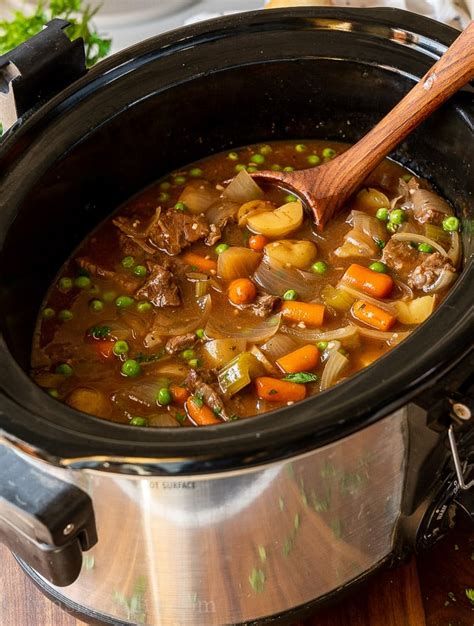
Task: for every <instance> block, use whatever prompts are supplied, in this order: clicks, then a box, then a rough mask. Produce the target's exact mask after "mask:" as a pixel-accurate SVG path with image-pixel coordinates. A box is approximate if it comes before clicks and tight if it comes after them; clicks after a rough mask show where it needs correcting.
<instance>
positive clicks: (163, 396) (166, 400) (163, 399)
mask: <svg viewBox="0 0 474 626" xmlns="http://www.w3.org/2000/svg"><path fill="white" fill-rule="evenodd" d="M156 401H157V402H158V404H160V405H161V406H168V404H171V403H172V402H173V396H172V395H171V391H170V390H169V389H168V388H167V387H162V388H161V389H160V390H159V392H158V394H157V396H156Z"/></svg>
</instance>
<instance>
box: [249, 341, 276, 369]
mask: <svg viewBox="0 0 474 626" xmlns="http://www.w3.org/2000/svg"><path fill="white" fill-rule="evenodd" d="M250 353H251V354H253V355H254V356H255V357H256V358H257V361H258V362H259V363H261V364H262V365H263V367H264V368H265V370H266V372H267V374H272V375H275V374H279V370H278V369H277V368H276V367H275V366H274V365H273V363H272V362H271V361H269V360H268V359H267V357H266V356H265V355H264V354H263V352H262V351H261V350H260V349H259V348H257V346H253V347H252V349H251V350H250Z"/></svg>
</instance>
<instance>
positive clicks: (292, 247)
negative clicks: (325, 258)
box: [265, 239, 317, 270]
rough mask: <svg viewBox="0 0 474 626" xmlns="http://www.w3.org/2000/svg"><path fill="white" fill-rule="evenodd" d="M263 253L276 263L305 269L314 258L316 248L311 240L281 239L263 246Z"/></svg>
mask: <svg viewBox="0 0 474 626" xmlns="http://www.w3.org/2000/svg"><path fill="white" fill-rule="evenodd" d="M265 254H266V255H267V256H268V257H269V259H270V260H272V261H273V260H274V261H277V262H278V263H283V264H287V263H289V264H290V265H292V266H293V267H297V268H298V269H300V270H304V269H307V268H308V267H309V266H310V265H311V264H312V263H314V261H315V260H316V255H317V248H316V246H315V244H314V243H312V242H311V241H299V240H296V239H283V240H282V241H274V242H273V243H269V244H267V245H266V246H265Z"/></svg>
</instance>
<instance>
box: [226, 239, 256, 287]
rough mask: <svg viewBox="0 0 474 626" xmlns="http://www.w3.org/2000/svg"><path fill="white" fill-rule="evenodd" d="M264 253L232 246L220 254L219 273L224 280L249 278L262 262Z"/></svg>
mask: <svg viewBox="0 0 474 626" xmlns="http://www.w3.org/2000/svg"><path fill="white" fill-rule="evenodd" d="M261 258H262V255H261V254H259V253H258V252H254V251H253V250H250V249H249V248H243V247H240V246H232V247H230V248H228V249H227V250H225V251H224V252H222V253H221V254H219V257H218V259H217V274H218V276H219V277H220V278H223V279H224V280H234V279H235V278H247V276H250V275H251V274H252V273H253V272H254V271H255V269H256V268H257V266H258V265H259V264H260V260H261Z"/></svg>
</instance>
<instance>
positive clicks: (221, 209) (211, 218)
mask: <svg viewBox="0 0 474 626" xmlns="http://www.w3.org/2000/svg"><path fill="white" fill-rule="evenodd" d="M239 206H240V204H238V203H236V202H230V201H229V200H225V199H220V200H218V201H217V202H215V203H214V204H213V205H212V206H211V207H210V208H209V210H208V211H207V213H206V219H207V221H208V222H209V223H210V224H216V226H221V227H223V226H225V225H226V224H227V222H229V221H233V220H234V219H235V217H236V216H237V212H238V210H239Z"/></svg>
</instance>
